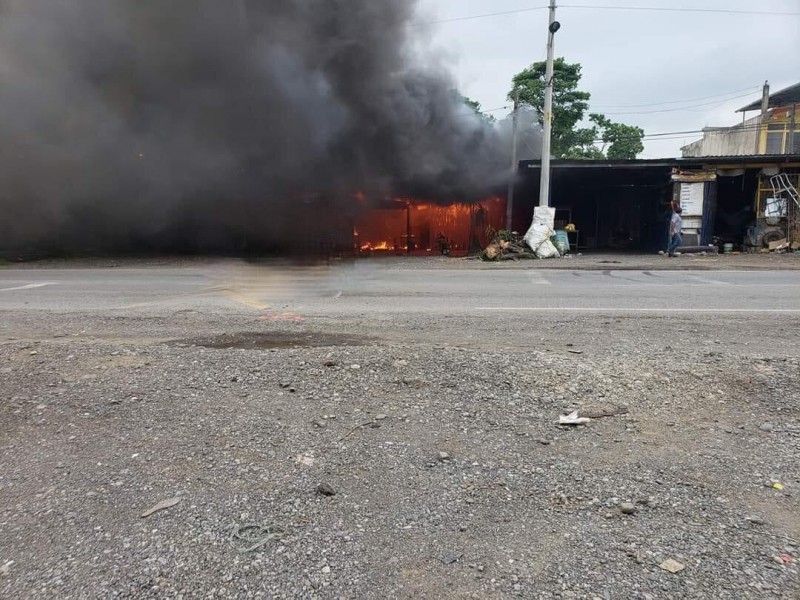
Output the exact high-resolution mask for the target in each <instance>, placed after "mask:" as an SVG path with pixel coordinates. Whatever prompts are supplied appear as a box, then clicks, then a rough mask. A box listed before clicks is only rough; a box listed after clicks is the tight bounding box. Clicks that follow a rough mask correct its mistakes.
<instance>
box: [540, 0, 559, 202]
mask: <svg viewBox="0 0 800 600" xmlns="http://www.w3.org/2000/svg"><path fill="white" fill-rule="evenodd" d="M560 28H561V24H560V23H559V22H558V21H556V0H550V26H549V27H548V34H547V69H546V71H545V89H544V115H543V120H544V132H543V134H542V181H541V185H540V186H539V206H550V145H551V141H552V140H551V138H552V135H553V60H554V58H555V51H556V43H555V42H556V32H557V31H558V30H559V29H560Z"/></svg>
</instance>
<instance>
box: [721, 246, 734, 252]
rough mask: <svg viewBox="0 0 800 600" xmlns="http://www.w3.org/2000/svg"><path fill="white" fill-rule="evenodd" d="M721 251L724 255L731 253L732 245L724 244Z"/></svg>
mask: <svg viewBox="0 0 800 600" xmlns="http://www.w3.org/2000/svg"><path fill="white" fill-rule="evenodd" d="M722 251H723V252H724V253H725V254H730V253H731V252H733V244H725V245H724V246H723V247H722Z"/></svg>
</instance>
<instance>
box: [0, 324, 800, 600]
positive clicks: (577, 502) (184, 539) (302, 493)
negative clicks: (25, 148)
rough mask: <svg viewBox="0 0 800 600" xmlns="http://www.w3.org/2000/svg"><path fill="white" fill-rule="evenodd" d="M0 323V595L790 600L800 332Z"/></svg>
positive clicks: (798, 508) (704, 327)
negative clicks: (579, 414)
mask: <svg viewBox="0 0 800 600" xmlns="http://www.w3.org/2000/svg"><path fill="white" fill-rule="evenodd" d="M2 317H3V329H2V333H0V597H2V598H29V597H37V598H97V597H109V598H116V597H136V598H148V597H153V598H155V597H185V598H199V597H220V598H222V597H225V598H228V597H229V598H234V597H236V598H242V597H247V598H251V597H264V598H298V597H307V598H409V597H422V598H435V597H447V598H462V597H463V598H484V597H515V596H518V597H526V598H591V599H593V598H600V599H603V600H605V599H608V598H626V599H627V598H637V599H656V598H692V599H699V598H709V599H720V598H731V599H742V598H759V599H760V598H767V597H769V598H787V599H788V598H798V597H800V596H799V595H798V594H800V577H799V576H798V563H797V561H798V560H800V548H799V547H798V544H800V502H799V501H798V498H800V496H798V493H799V492H798V490H800V463H798V457H799V456H800V421H799V420H798V418H799V417H800V378H799V377H798V375H799V373H798V367H799V366H800V359H799V358H798V357H800V353H798V349H799V348H798V345H799V343H798V339H797V336H796V335H794V332H795V331H797V327H798V325H800V322H798V320H797V319H796V318H794V317H790V316H783V317H775V316H771V317H767V316H764V317H756V316H750V317H744V316H741V317H714V316H702V317H692V316H690V315H686V316H681V317H677V318H676V317H672V318H662V317H658V316H655V315H653V316H648V317H646V318H641V317H637V318H615V317H608V316H580V317H578V316H573V317H570V318H563V317H562V318H560V317H558V316H557V315H550V316H548V315H542V316H537V317H536V319H535V320H534V319H533V318H532V317H530V316H514V315H500V316H498V317H497V318H496V319H493V320H491V321H490V320H488V319H480V318H473V319H468V318H465V317H458V316H452V317H447V318H437V319H432V318H426V317H425V316H423V315H412V316H399V317H396V318H391V319H389V318H387V319H388V320H383V321H380V322H378V321H376V322H364V321H355V320H354V321H348V320H344V319H337V320H326V319H318V320H313V319H312V320H309V321H306V322H292V321H288V322H282V321H268V320H263V319H258V318H257V317H256V316H253V315H250V314H246V313H244V312H236V313H232V314H230V315H223V314H216V315H202V314H197V313H192V312H186V313H180V314H175V315H173V316H172V317H171V318H159V317H147V316H141V317H135V316H129V317H122V316H116V317H113V318H112V317H103V316H102V315H101V316H90V315H80V314H61V315H59V314H55V313H48V314H47V315H43V314H39V313H36V314H34V313H27V312H18V313H10V312H6V313H4V314H3V315H2ZM569 344H571V345H569ZM616 407H626V408H627V409H628V412H627V413H625V414H617V415H614V416H608V417H605V418H596V419H592V420H591V422H590V423H589V424H588V425H585V426H579V427H572V426H559V425H558V424H557V420H558V417H559V415H562V414H566V413H568V412H570V411H572V410H573V409H583V410H584V411H587V410H588V411H589V412H594V413H595V414H596V413H597V411H600V412H602V411H604V410H605V411H610V412H613V411H612V410H611V409H613V408H616ZM320 486H321V487H320ZM778 488H782V489H778ZM168 499H173V502H172V503H171V504H173V505H172V506H170V507H168V508H164V509H163V510H160V511H157V512H155V513H154V514H152V515H150V516H148V517H146V518H143V517H142V516H141V515H142V514H143V512H144V511H146V510H148V509H150V508H151V507H154V505H156V504H157V503H159V502H161V501H164V500H168ZM176 499H179V502H177V503H175V502H176V501H177V500H176ZM251 524H252V525H257V526H259V527H260V529H242V528H243V527H244V526H247V525H251ZM234 534H238V536H237V535H234ZM262 542H263V543H262ZM259 543H260V545H259ZM254 546H255V547H254ZM248 550H250V551H248ZM670 559H671V560H672V561H676V562H677V563H679V565H677V566H676V567H675V568H674V569H673V570H677V569H681V570H679V571H678V572H676V573H672V572H669V571H668V570H667V567H669V566H670V565H671V564H672V563H668V562H665V561H668V560H670ZM662 565H663V566H662Z"/></svg>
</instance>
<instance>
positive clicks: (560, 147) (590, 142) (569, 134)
mask: <svg viewBox="0 0 800 600" xmlns="http://www.w3.org/2000/svg"><path fill="white" fill-rule="evenodd" d="M553 66H554V79H553V116H552V119H553V120H552V125H553V128H552V129H553V133H552V136H553V137H552V140H553V141H552V153H553V155H554V156H555V157H557V158H606V157H607V158H611V159H623V158H636V156H637V155H638V154H639V153H641V152H642V151H643V150H644V145H643V144H642V139H643V137H644V131H642V129H640V128H639V127H635V126H632V125H625V124H622V123H614V122H612V121H611V120H609V119H607V118H606V117H605V116H603V115H600V114H595V113H593V114H591V115H589V122H588V123H586V121H585V117H586V111H588V110H589V100H590V99H591V94H590V93H589V92H584V91H581V90H580V89H579V84H580V80H581V65H580V64H579V63H568V62H567V61H566V60H564V58H558V59H556V60H555V62H554V65H553ZM546 68H547V64H546V63H545V62H536V63H534V64H532V65H531V66H530V67H528V68H527V69H524V70H523V71H522V72H520V73H518V74H517V75H515V76H514V79H513V82H512V88H511V91H510V92H509V94H508V97H509V99H511V100H513V99H514V96H515V94H516V93H519V99H520V102H523V103H525V104H528V105H530V106H532V107H533V108H535V109H536V110H537V112H538V113H539V123H540V124H542V125H543V124H544V95H545V87H546V81H545V80H546Z"/></svg>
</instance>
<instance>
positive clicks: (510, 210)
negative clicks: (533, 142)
mask: <svg viewBox="0 0 800 600" xmlns="http://www.w3.org/2000/svg"><path fill="white" fill-rule="evenodd" d="M512 123H513V125H512V130H511V173H510V174H509V179H508V194H507V195H506V229H507V230H508V231H511V228H512V224H511V222H512V220H513V219H514V185H515V184H516V182H517V171H518V170H519V165H518V164H517V135H518V134H517V127H518V126H519V89H516V90H514V116H513V120H512Z"/></svg>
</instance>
